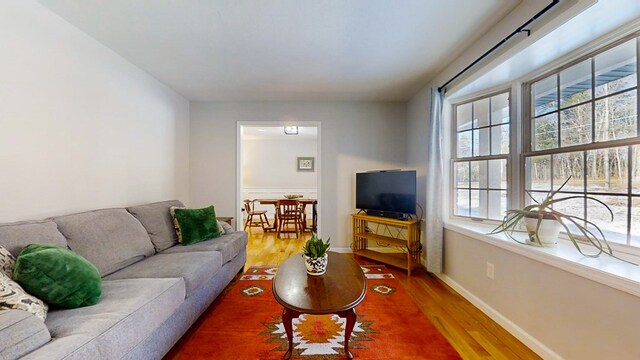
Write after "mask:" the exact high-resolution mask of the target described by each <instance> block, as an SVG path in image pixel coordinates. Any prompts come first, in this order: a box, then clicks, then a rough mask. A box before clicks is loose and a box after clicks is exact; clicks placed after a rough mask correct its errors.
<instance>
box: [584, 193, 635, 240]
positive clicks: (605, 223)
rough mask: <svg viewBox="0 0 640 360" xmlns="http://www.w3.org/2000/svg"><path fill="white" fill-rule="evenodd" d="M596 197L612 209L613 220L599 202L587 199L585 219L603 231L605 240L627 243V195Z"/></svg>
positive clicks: (594, 196)
mask: <svg viewBox="0 0 640 360" xmlns="http://www.w3.org/2000/svg"><path fill="white" fill-rule="evenodd" d="M591 197H593V198H595V199H598V200H600V201H602V202H604V203H605V204H607V206H609V208H610V209H611V211H613V221H611V214H610V213H609V211H608V210H607V209H606V208H605V207H604V206H603V205H601V204H599V203H597V202H595V201H593V200H587V220H589V221H591V222H593V223H594V224H596V225H597V226H598V227H599V228H600V230H602V232H603V233H604V235H605V237H606V238H607V241H609V242H616V243H622V244H626V243H627V197H626V196H596V195H592V196H591Z"/></svg>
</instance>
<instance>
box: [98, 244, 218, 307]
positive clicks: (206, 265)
mask: <svg viewBox="0 0 640 360" xmlns="http://www.w3.org/2000/svg"><path fill="white" fill-rule="evenodd" d="M178 246H180V245H178ZM221 267H222V255H221V254H220V253H219V252H215V251H210V252H198V253H181V254H157V255H154V256H151V257H149V258H146V259H144V260H142V261H140V262H137V263H135V264H133V265H131V266H128V267H127V268H125V269H122V270H120V271H118V272H115V273H113V274H111V275H109V276H107V277H105V280H117V279H136V278H183V279H184V282H185V287H186V292H187V297H189V296H191V294H193V293H194V292H195V291H197V290H198V288H199V287H200V286H201V285H202V284H204V283H205V282H206V281H207V280H209V279H211V278H212V277H213V276H214V275H215V273H216V272H217V271H218V270H220V268H221Z"/></svg>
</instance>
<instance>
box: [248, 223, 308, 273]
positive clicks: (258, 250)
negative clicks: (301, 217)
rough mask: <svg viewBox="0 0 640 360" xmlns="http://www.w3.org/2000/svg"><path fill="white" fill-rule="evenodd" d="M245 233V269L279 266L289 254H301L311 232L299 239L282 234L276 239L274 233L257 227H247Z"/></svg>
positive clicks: (305, 233) (292, 235) (293, 235)
mask: <svg viewBox="0 0 640 360" xmlns="http://www.w3.org/2000/svg"><path fill="white" fill-rule="evenodd" d="M246 231H247V232H248V233H249V244H248V245H247V263H246V266H245V267H246V268H248V267H250V266H265V265H274V264H280V263H282V262H283V261H284V260H285V259H286V258H288V257H289V256H291V254H295V253H299V252H302V248H303V246H304V243H305V242H306V241H307V240H308V239H309V238H311V232H304V233H303V234H302V236H301V237H296V235H295V234H289V233H287V234H282V235H281V238H280V239H278V237H277V236H276V233H275V232H274V231H268V232H264V231H263V230H262V229H260V228H258V227H247V230H246Z"/></svg>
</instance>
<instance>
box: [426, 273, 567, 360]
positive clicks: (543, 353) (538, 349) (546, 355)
mask: <svg viewBox="0 0 640 360" xmlns="http://www.w3.org/2000/svg"><path fill="white" fill-rule="evenodd" d="M435 275H436V276H437V277H438V278H439V279H440V280H442V281H443V282H444V283H445V284H447V285H449V286H450V287H451V288H452V289H453V290H455V291H456V292H457V293H458V294H460V295H462V297H464V298H465V299H467V300H469V302H470V303H471V304H473V305H474V306H475V307H477V308H478V309H480V311H482V312H483V313H485V314H486V315H487V316H489V317H490V318H491V319H492V320H493V321H495V322H496V323H498V324H499V325H500V326H502V327H503V328H504V329H505V330H507V331H508V332H509V333H510V334H512V335H513V336H515V337H516V338H517V339H518V340H520V341H522V343H524V344H525V345H527V347H529V348H530V349H531V350H533V351H534V352H535V353H536V354H538V355H540V357H542V358H543V359H562V357H561V356H560V355H558V354H557V353H556V352H555V351H553V350H551V349H550V348H548V347H547V346H546V345H544V344H543V343H542V342H541V341H540V340H538V339H536V338H535V337H533V336H532V335H531V334H529V333H528V332H526V331H525V330H524V329H522V328H521V327H519V326H518V325H516V324H515V323H514V322H512V321H511V320H509V319H508V318H507V317H506V316H504V315H502V314H501V313H500V312H498V311H497V310H496V309H494V308H492V307H491V306H489V305H488V304H487V303H485V302H484V301H482V300H481V299H480V298H479V297H477V296H475V295H473V293H471V292H470V291H469V290H467V289H465V288H464V287H463V286H462V285H460V284H458V283H457V282H455V281H454V280H453V279H452V278H450V277H448V276H447V275H446V274H435Z"/></svg>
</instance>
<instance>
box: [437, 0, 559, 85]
mask: <svg viewBox="0 0 640 360" xmlns="http://www.w3.org/2000/svg"><path fill="white" fill-rule="evenodd" d="M559 3H560V0H553V1H551V3H550V4H549V5H547V6H546V7H545V8H544V9H542V10H540V12H538V13H537V14H535V15H534V16H533V17H532V18H531V19H529V20H527V22H525V23H524V24H522V25H521V26H520V27H518V28H517V29H515V30H514V31H513V32H512V33H511V34H509V35H508V36H507V37H505V38H504V39H502V40H501V41H500V42H499V43H497V44H496V45H494V46H493V47H492V48H491V49H489V50H488V51H487V52H485V53H484V54H482V55H481V56H480V57H479V58H477V59H475V60H474V61H473V62H472V63H471V64H469V65H468V66H467V67H466V68H464V69H462V71H460V72H459V73H457V74H456V75H455V76H454V77H452V78H451V79H449V81H447V82H446V83H444V84H443V85H442V86H440V87H439V88H438V92H439V93H444V92H446V90H447V89H446V87H447V85H449V84H451V83H452V82H453V81H454V80H455V79H457V78H458V77H459V76H460V75H462V74H464V73H465V72H467V71H468V70H469V69H471V68H472V67H473V66H474V65H476V64H477V63H479V62H480V61H482V60H483V59H484V58H486V57H487V56H489V54H491V53H492V52H494V51H495V50H497V49H498V48H499V47H500V46H502V45H503V44H504V43H506V42H507V41H509V39H511V38H512V37H513V36H515V35H516V34H519V33H522V32H526V33H527V36H529V35H531V30H529V29H526V27H527V26H529V25H530V24H531V23H532V22H534V21H535V20H537V19H538V18H539V17H540V16H542V15H543V14H544V13H546V12H547V11H549V10H551V8H553V7H554V6H556V5H558V4H559Z"/></svg>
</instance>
